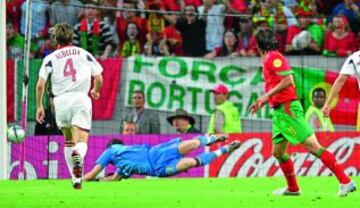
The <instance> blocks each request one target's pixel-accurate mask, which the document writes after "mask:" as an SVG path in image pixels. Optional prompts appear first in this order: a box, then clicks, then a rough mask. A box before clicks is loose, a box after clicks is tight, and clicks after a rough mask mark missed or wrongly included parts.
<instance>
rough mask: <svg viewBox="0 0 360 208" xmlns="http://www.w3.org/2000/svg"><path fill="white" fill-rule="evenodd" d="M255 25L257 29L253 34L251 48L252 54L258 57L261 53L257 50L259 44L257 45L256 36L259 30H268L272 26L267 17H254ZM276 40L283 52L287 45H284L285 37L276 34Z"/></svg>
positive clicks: (250, 41)
mask: <svg viewBox="0 0 360 208" xmlns="http://www.w3.org/2000/svg"><path fill="white" fill-rule="evenodd" d="M253 25H254V28H255V31H254V32H253V34H252V36H251V38H250V40H249V48H250V50H251V52H252V53H255V54H256V55H260V54H259V51H258V50H257V44H256V39H255V34H256V32H257V31H258V30H260V29H266V28H270V24H269V22H268V21H267V18H266V17H259V16H254V17H253ZM275 35H276V38H277V40H278V42H279V45H280V46H279V51H280V52H282V51H284V50H285V43H284V39H283V37H282V36H281V35H280V34H279V33H277V32H275Z"/></svg>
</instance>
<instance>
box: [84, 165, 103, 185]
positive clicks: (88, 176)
mask: <svg viewBox="0 0 360 208" xmlns="http://www.w3.org/2000/svg"><path fill="white" fill-rule="evenodd" d="M102 169H103V168H102V167H101V165H99V164H97V165H95V167H94V168H93V169H92V170H91V171H90V172H88V173H86V174H85V175H84V177H83V179H84V181H92V180H94V179H95V178H96V176H97V175H98V174H99V173H100V172H101V171H102Z"/></svg>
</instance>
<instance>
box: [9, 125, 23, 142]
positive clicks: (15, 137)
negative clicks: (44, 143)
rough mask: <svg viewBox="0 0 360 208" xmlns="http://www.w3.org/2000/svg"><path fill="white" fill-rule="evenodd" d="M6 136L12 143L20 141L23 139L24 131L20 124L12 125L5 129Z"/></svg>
mask: <svg viewBox="0 0 360 208" xmlns="http://www.w3.org/2000/svg"><path fill="white" fill-rule="evenodd" d="M7 138H8V140H9V141H11V142H14V143H17V144H19V143H21V142H23V141H24V139H25V131H24V129H23V128H21V126H18V125H14V126H11V127H10V128H9V129H8V130H7Z"/></svg>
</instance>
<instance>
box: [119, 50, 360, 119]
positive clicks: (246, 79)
mask: <svg viewBox="0 0 360 208" xmlns="http://www.w3.org/2000/svg"><path fill="white" fill-rule="evenodd" d="M126 63H127V64H124V65H123V70H125V71H126V77H127V79H126V82H125V86H126V87H125V90H126V91H125V96H126V97H125V102H126V103H125V105H126V106H130V105H131V95H132V93H133V92H134V90H143V91H144V92H145V97H146V107H147V108H149V109H153V110H162V111H175V110H176V109H177V108H182V109H185V110H187V111H188V112H189V113H191V114H196V115H210V113H211V112H212V111H213V109H214V106H215V104H214V101H213V95H212V93H211V92H210V90H211V89H212V88H213V87H214V86H215V85H216V84H225V85H226V86H227V87H228V88H229V90H230V94H229V99H230V100H231V101H232V102H234V103H235V105H236V106H237V107H238V109H239V112H240V115H241V117H249V113H248V109H249V106H250V105H251V104H252V103H253V102H254V101H255V100H256V99H257V98H258V97H259V96H261V95H263V94H264V80H263V77H262V68H261V59H260V57H259V58H258V61H257V59H253V60H252V61H251V62H250V61H249V60H248V59H241V58H236V59H231V58H222V59H215V60H204V59H194V58H185V57H156V58H155V57H143V56H136V57H130V58H128V60H127V62H126ZM292 69H293V70H294V79H295V82H296V89H297V95H298V98H299V100H300V101H301V103H302V104H303V106H304V109H305V111H306V109H307V108H308V107H309V105H311V103H312V100H311V99H312V95H311V94H312V91H313V90H314V89H316V88H318V87H321V88H324V89H325V91H326V92H327V93H328V92H329V90H330V88H331V85H332V83H333V82H334V80H335V79H336V77H337V75H338V74H337V73H336V72H334V71H331V70H326V69H319V68H314V67H298V66H292ZM344 89H347V90H342V91H341V92H340V94H339V96H338V97H337V98H336V99H335V102H334V103H333V104H332V108H333V110H332V113H331V119H332V121H333V123H335V124H346V125H355V124H356V118H357V104H358V103H359V100H360V98H359V97H360V96H359V95H360V92H359V90H358V87H357V81H356V79H355V78H350V79H349V81H347V82H346V84H345V86H344ZM350 89H351V90H350ZM253 118H271V110H270V109H269V106H268V105H266V106H265V108H263V109H262V110H261V111H260V112H258V113H257V115H255V116H254V117H253Z"/></svg>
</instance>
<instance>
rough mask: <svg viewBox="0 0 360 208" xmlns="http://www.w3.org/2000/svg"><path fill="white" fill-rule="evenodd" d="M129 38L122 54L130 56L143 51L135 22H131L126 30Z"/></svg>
mask: <svg viewBox="0 0 360 208" xmlns="http://www.w3.org/2000/svg"><path fill="white" fill-rule="evenodd" d="M126 35H127V40H126V41H125V42H124V44H123V46H122V49H121V52H120V54H121V56H122V57H128V56H133V55H136V54H140V53H141V45H140V40H139V29H138V27H137V25H136V24H135V23H134V22H129V24H128V25H127V30H126Z"/></svg>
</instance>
